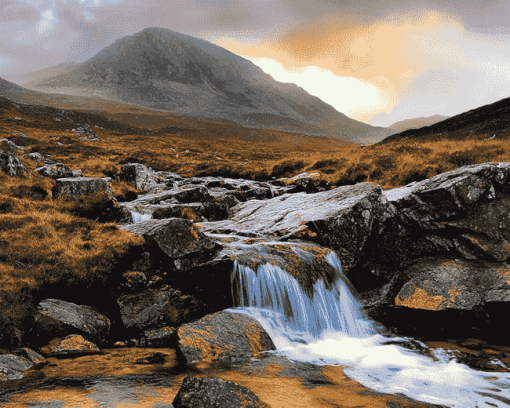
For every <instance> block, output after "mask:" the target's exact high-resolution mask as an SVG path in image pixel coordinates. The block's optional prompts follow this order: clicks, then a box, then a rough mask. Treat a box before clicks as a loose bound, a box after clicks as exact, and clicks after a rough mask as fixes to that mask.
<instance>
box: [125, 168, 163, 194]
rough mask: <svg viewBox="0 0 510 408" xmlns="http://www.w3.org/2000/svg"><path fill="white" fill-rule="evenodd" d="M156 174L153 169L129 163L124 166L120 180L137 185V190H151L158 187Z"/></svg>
mask: <svg viewBox="0 0 510 408" xmlns="http://www.w3.org/2000/svg"><path fill="white" fill-rule="evenodd" d="M154 177H155V174H154V172H153V171H152V169H151V168H150V167H149V168H147V167H146V166H145V165H143V164H141V163H128V164H125V165H124V166H122V168H121V169H120V172H119V179H120V180H121V181H125V182H127V183H132V184H134V185H135V188H136V189H142V190H146V191H147V190H150V189H151V188H152V187H155V186H156V184H157V183H156V181H155V180H154Z"/></svg>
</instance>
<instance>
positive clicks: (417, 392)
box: [229, 252, 510, 408]
mask: <svg viewBox="0 0 510 408" xmlns="http://www.w3.org/2000/svg"><path fill="white" fill-rule="evenodd" d="M326 259H327V260H328V262H329V263H330V264H331V265H332V266H334V267H335V268H336V269H337V271H338V273H339V274H341V275H342V276H341V278H340V279H338V281H337V284H336V286H335V287H334V288H332V290H327V289H326V288H325V286H324V283H323V282H322V281H318V282H317V283H316V284H315V285H314V297H313V300H310V299H309V298H308V297H307V296H306V294H305V293H304V292H303V291H302V290H301V288H300V286H299V283H298V282H297V280H296V279H295V278H294V277H292V276H291V275H289V274H288V273H286V272H285V271H283V270H282V269H281V268H279V267H277V266H274V265H271V264H266V265H261V266H259V268H258V270H257V272H256V273H255V272H254V271H253V270H252V269H250V268H248V267H245V266H242V265H239V264H237V263H236V268H235V272H234V273H235V274H237V276H238V278H239V281H240V283H241V287H242V295H241V296H240V306H241V307H238V308H235V309H229V311H230V312H234V313H242V314H245V315H248V316H250V317H253V318H255V319H257V320H258V321H259V322H260V324H261V325H262V327H264V329H265V330H266V331H267V332H268V334H269V335H270V336H271V338H272V339H273V342H274V343H275V346H276V348H277V351H276V352H275V353H278V354H282V355H285V356H287V357H288V358H289V359H290V360H293V361H301V362H306V363H311V364H315V365H328V366H337V365H340V366H344V367H345V369H344V372H345V374H346V375H348V376H349V377H351V378H352V379H354V380H356V381H358V382H360V383H361V384H363V385H364V386H366V387H368V388H371V389H374V390H377V391H380V392H385V393H401V394H405V395H407V396H409V397H411V398H414V399H416V400H419V401H423V402H428V403H432V404H442V405H446V406H451V407H459V408H473V407H480V408H481V407H494V406H497V407H503V406H510V375H508V374H501V373H497V374H496V373H488V372H482V371H475V370H473V369H471V368H469V367H467V366H465V365H463V364H460V363H458V362H457V361H455V359H454V358H452V357H450V358H445V355H444V352H442V351H441V350H433V349H430V354H431V355H433V356H434V358H433V357H428V356H425V355H420V354H418V353H417V352H416V351H413V350H408V349H406V348H404V347H402V346H399V345H398V344H385V343H388V342H389V341H390V340H391V343H398V342H404V341H406V340H408V339H404V338H395V337H392V338H388V337H384V336H383V335H381V334H379V333H377V331H376V330H375V328H374V325H373V323H372V322H371V321H370V320H369V319H366V318H365V317H363V313H362V312H361V307H360V304H359V302H358V301H357V300H356V298H355V296H353V294H352V293H351V291H350V288H349V282H348V280H347V278H346V277H345V276H343V274H342V273H341V266H340V261H339V259H338V258H337V257H336V255H335V254H334V253H333V252H331V253H330V254H329V255H328V256H327V258H326ZM414 341H416V340H414ZM422 346H423V347H426V346H425V345H424V344H422ZM499 363H500V364H501V365H503V363H501V362H499ZM503 366H504V365H503Z"/></svg>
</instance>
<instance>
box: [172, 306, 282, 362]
mask: <svg viewBox="0 0 510 408" xmlns="http://www.w3.org/2000/svg"><path fill="white" fill-rule="evenodd" d="M177 335H178V337H179V349H180V351H181V352H182V354H183V355H184V357H185V359H186V362H187V363H191V362H197V361H199V362H202V361H208V362H210V361H219V362H237V361H247V360H249V359H250V358H252V357H255V358H258V357H260V353H261V352H262V351H266V350H276V347H275V345H274V343H273V341H272V340H271V337H269V335H268V334H267V332H266V331H265V330H264V329H263V328H262V326H261V325H260V323H259V322H258V321H257V320H255V319H252V318H250V317H248V316H245V315H242V314H237V313H229V312H217V313H214V314H211V315H207V316H205V317H203V318H202V319H200V320H198V321H195V322H192V323H188V324H185V325H183V326H181V327H180V328H179V330H178V332H177Z"/></svg>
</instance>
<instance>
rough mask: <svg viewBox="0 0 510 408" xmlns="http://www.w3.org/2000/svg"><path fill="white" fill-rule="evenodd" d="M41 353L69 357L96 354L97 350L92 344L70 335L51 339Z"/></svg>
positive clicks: (77, 336) (80, 337) (78, 336)
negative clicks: (71, 355)
mask: <svg viewBox="0 0 510 408" xmlns="http://www.w3.org/2000/svg"><path fill="white" fill-rule="evenodd" d="M41 351H42V352H43V353H44V354H47V355H69V354H79V355H82V354H96V353H98V352H100V350H99V348H98V347H97V346H96V345H95V344H94V343H92V342H90V341H87V340H85V339H84V338H83V337H82V336H80V335H77V334H71V335H69V336H66V337H64V338H63V339H61V338H55V339H53V340H52V341H51V342H50V343H49V344H48V345H47V346H45V347H42V348H41Z"/></svg>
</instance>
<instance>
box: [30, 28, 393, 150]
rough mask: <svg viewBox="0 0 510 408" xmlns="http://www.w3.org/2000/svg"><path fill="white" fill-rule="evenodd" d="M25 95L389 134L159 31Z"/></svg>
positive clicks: (336, 133) (227, 56) (362, 137)
mask: <svg viewBox="0 0 510 408" xmlns="http://www.w3.org/2000/svg"><path fill="white" fill-rule="evenodd" d="M30 89H34V90H39V91H44V92H57V93H64V94H68V95H79V96H89V97H101V98H103V99H106V100H111V101H115V102H121V103H129V104H133V105H137V106H142V107H146V108H151V109H161V110H166V111H171V112H174V113H177V114H182V115H190V116H195V117H197V118H198V119H206V118H209V119H229V120H233V121H236V122H237V123H240V124H242V125H244V126H254V127H267V128H275V129H282V130H288V131H294V132H296V131H297V132H301V133H309V134H316V135H327V136H330V137H335V138H342V139H346V140H351V141H354V142H357V143H370V142H376V141H379V140H381V139H382V138H383V137H385V136H388V135H390V134H392V133H393V132H392V131H391V130H388V129H386V128H381V127H373V126H370V125H367V124H365V123H362V122H358V121H355V120H353V119H350V118H348V117H347V116H346V115H344V114H342V113H340V112H338V111H336V110H335V109H334V108H333V107H332V106H330V105H328V104H326V103H324V102H323V101H321V100H320V99H319V98H317V97H315V96H311V95H310V94H308V93H307V92H306V91H305V90H304V89H302V88H300V87H298V86H296V85H294V84H286V83H281V82H277V81H275V80H274V79H273V78H272V77H271V76H270V75H267V74H265V73H264V72H263V71H262V70H261V69H260V68H258V67H257V66H256V65H254V64H253V63H252V62H250V61H248V60H246V59H244V58H242V57H239V56H237V55H235V54H233V53H231V52H230V51H227V50H225V49H224V48H221V47H219V46H217V45H214V44H212V43H210V42H208V41H205V40H202V39H198V38H195V37H191V36H188V35H184V34H179V33H176V32H173V31H171V30H167V29H163V28H148V29H145V30H143V31H141V32H139V33H137V34H134V35H132V36H127V37H124V38H121V39H119V40H117V41H116V42H114V43H113V44H112V45H110V46H108V47H106V48H104V49H103V50H102V51H100V52H99V53H98V54H97V55H95V56H94V57H92V58H91V59H89V60H87V61H85V62H84V63H82V64H80V65H78V66H77V67H76V68H75V69H73V70H71V71H68V72H64V73H61V74H58V75H55V76H53V77H51V78H46V79H43V80H40V81H36V82H31V83H30ZM346 97H348V95H346Z"/></svg>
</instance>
